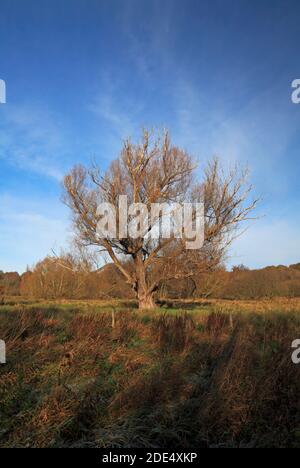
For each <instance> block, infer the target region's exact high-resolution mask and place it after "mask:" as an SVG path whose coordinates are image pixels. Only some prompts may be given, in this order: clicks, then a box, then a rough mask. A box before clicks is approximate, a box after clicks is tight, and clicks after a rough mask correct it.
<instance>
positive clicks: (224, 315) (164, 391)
mask: <svg viewBox="0 0 300 468" xmlns="http://www.w3.org/2000/svg"><path fill="white" fill-rule="evenodd" d="M127 305H129V304H127ZM122 307H123V308H122ZM187 309H188V312H186V310H185V309H184V304H180V305H179V307H177V305H176V304H175V307H174V308H173V309H172V310H171V311H169V310H168V309H165V310H164V311H163V312H162V311H161V310H160V311H157V310H155V311H153V312H147V314H141V313H139V312H138V311H137V310H136V309H131V308H128V307H126V308H124V304H121V303H120V304H117V305H116V304H113V305H112V304H111V305H110V304H109V303H105V304H104V305H103V308H101V304H99V303H97V304H96V303H95V304H81V305H80V304H78V303H71V304H57V303H56V304H52V305H50V304H49V303H48V304H43V303H41V304H37V305H36V306H33V304H27V305H24V304H23V305H16V304H14V305H9V306H7V305H6V306H3V307H2V308H1V309H0V338H2V339H5V340H6V343H7V356H8V363H7V365H5V366H1V367H0V403H1V406H0V446H1V447H26V446H30V447H124V446H125V447H165V448H171V447H174V448H176V447H177V448H178V446H180V447H186V448H189V447H191V448H192V447H194V448H195V447H214V446H216V447H223V446H225V447H252V446H254V447H272V446H276V447H299V446H300V437H299V434H300V416H299V414H300V413H299V409H300V408H299V406H300V366H299V367H298V366H295V365H294V364H292V362H291V342H292V341H293V340H294V339H296V338H299V337H300V313H299V312H300V307H299V303H298V308H297V306H296V303H295V302H291V304H290V309H289V308H288V305H287V303H285V302H281V303H280V302H276V303H275V302H274V303H270V302H267V301H266V303H260V304H258V303H257V304H256V303H252V311H251V308H250V303H248V302H247V303H238V302H234V303H229V302H226V303H225V302H224V303H219V302H209V303H207V304H202V305H198V304H197V306H196V308H195V309H194V310H193V309H191V308H190V307H189V308H187ZM253 310H256V311H255V312H254V311H253ZM112 311H114V313H115V320H112ZM112 325H114V326H112Z"/></svg>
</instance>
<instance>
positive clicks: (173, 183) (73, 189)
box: [63, 130, 257, 309]
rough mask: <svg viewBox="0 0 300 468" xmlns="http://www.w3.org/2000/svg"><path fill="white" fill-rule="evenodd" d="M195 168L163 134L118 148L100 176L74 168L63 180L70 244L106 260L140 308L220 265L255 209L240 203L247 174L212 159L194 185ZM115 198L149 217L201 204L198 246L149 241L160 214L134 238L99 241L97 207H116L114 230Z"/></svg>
mask: <svg viewBox="0 0 300 468" xmlns="http://www.w3.org/2000/svg"><path fill="white" fill-rule="evenodd" d="M195 169H196V165H195V164H194V162H193V160H192V158H191V156H190V155H189V154H188V153H187V152H186V151H184V150H183V149H180V148H178V147H176V146H173V145H172V144H171V142H170V138H169V134H168V133H167V132H165V133H164V134H163V135H162V136H161V137H160V135H158V136H156V135H154V134H152V133H150V132H148V131H146V130H144V131H143V134H142V138H141V141H140V142H138V143H137V144H134V143H132V142H131V140H130V139H129V140H126V141H125V142H124V144H123V148H122V151H121V154H120V157H119V158H118V159H116V160H115V161H113V162H112V163H111V165H110V167H109V169H108V170H107V171H106V173H104V174H103V175H102V174H101V173H100V169H99V167H98V166H97V165H96V164H94V165H93V167H92V168H91V169H86V168H85V167H83V166H76V167H74V168H73V169H72V170H71V172H70V173H69V174H68V175H66V176H65V178H64V196H63V200H64V202H65V203H66V205H67V206H69V207H70V209H71V211H72V214H73V222H74V226H75V232H76V238H77V241H78V242H79V243H81V244H82V245H83V246H97V247H99V249H100V250H101V251H105V252H106V253H107V254H108V255H109V257H110V259H111V261H112V262H114V263H115V265H116V266H117V267H118V269H119V270H120V272H121V273H122V274H123V275H124V277H125V279H126V281H127V282H128V283H129V284H130V285H131V287H132V288H133V290H134V292H135V294H136V297H137V299H138V302H139V307H140V308H142V309H146V308H152V307H154V306H155V304H154V300H153V295H154V293H155V291H157V289H158V288H159V286H160V284H161V282H162V281H166V280H169V279H181V278H189V277H193V276H194V275H195V273H198V274H199V272H201V271H207V270H208V269H213V268H214V267H215V266H217V265H219V263H220V261H221V260H222V258H223V254H224V251H225V249H226V248H227V246H228V245H229V243H230V242H231V241H232V239H233V237H234V235H235V233H236V229H237V227H238V225H239V224H240V223H241V222H242V221H245V220H246V219H249V218H250V215H251V212H252V210H253V209H254V208H255V206H256V204H257V200H253V201H251V202H247V200H248V196H249V194H250V192H251V186H248V185H247V182H246V175H247V174H245V173H240V172H239V171H238V169H235V170H234V171H232V172H230V173H229V174H228V175H225V174H224V173H223V172H222V170H221V169H220V166H219V163H218V161H217V160H213V161H212V162H211V163H210V164H209V165H208V167H207V168H206V170H205V171H204V173H203V178H202V180H200V181H197V180H196V178H195V172H196V171H195ZM122 195H127V197H128V203H143V204H144V205H146V206H147V208H148V210H150V209H151V204H153V203H160V204H161V203H164V204H166V205H167V206H169V205H171V204H172V203H180V204H182V203H186V202H200V201H201V202H204V207H205V208H204V214H205V236H204V237H205V238H204V244H203V247H202V248H201V249H198V250H187V249H186V243H185V241H186V239H185V238H178V236H176V235H174V234H172V235H171V236H170V237H169V238H162V237H161V238H159V239H153V238H151V236H149V232H150V231H151V230H152V229H154V227H155V226H154V225H155V224H156V225H157V223H161V222H162V221H163V217H164V215H165V214H164V213H163V212H162V211H160V212H159V213H158V214H157V216H156V217H155V218H153V219H152V218H151V221H150V224H149V225H148V226H147V229H146V230H145V231H144V232H143V234H141V235H140V236H138V238H135V239H133V238H130V237H124V238H120V237H122V236H120V235H113V236H107V237H106V238H100V237H99V235H98V232H97V225H98V222H99V220H100V216H99V214H98V210H97V208H98V206H99V204H100V203H102V202H106V203H110V204H111V205H113V207H115V213H116V216H117V226H119V221H120V219H119V218H120V213H119V210H118V207H119V200H120V196H122ZM131 221H132V218H131ZM118 234H119V232H118Z"/></svg>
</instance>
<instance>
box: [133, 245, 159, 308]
mask: <svg viewBox="0 0 300 468" xmlns="http://www.w3.org/2000/svg"><path fill="white" fill-rule="evenodd" d="M135 271H136V294H137V299H138V303H139V309H153V308H154V307H155V302H154V300H153V293H152V292H149V290H148V286H147V282H146V269H145V265H144V262H143V259H142V257H141V256H140V255H139V254H138V255H137V257H136V258H135Z"/></svg>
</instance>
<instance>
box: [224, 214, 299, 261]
mask: <svg viewBox="0 0 300 468" xmlns="http://www.w3.org/2000/svg"><path fill="white" fill-rule="evenodd" d="M230 257H231V258H230V262H229V264H230V265H237V264H240V263H243V264H245V265H246V266H248V267H250V268H262V267H265V266H268V265H290V264H293V263H298V262H299V261H300V224H299V222H296V221H289V220H276V219H275V220H271V221H267V220H257V221H256V222H255V223H254V224H252V225H251V226H250V227H249V229H248V230H247V231H246V232H245V233H244V234H243V235H242V236H241V237H239V238H238V239H237V240H236V241H235V242H234V244H233V245H232V248H231V252H230Z"/></svg>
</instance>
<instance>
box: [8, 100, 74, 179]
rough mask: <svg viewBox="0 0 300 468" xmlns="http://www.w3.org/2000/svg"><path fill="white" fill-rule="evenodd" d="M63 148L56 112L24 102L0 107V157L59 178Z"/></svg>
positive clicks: (62, 163)
mask: <svg viewBox="0 0 300 468" xmlns="http://www.w3.org/2000/svg"><path fill="white" fill-rule="evenodd" d="M66 148H67V145H66V141H65V129H64V127H63V125H62V124H61V123H60V119H59V118H58V117H57V116H54V115H51V113H50V112H49V111H45V110H43V109H41V108H39V107H38V106H33V105H27V104H24V105H22V106H21V105H20V106H13V105H11V104H7V105H6V106H2V107H1V124H0V160H1V159H4V160H5V161H6V162H8V163H9V164H10V165H12V166H14V167H17V168H19V169H22V170H24V171H27V172H33V173H37V174H41V175H43V176H46V177H50V178H54V179H56V180H60V179H61V177H62V175H63V167H64V159H65V156H66Z"/></svg>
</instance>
